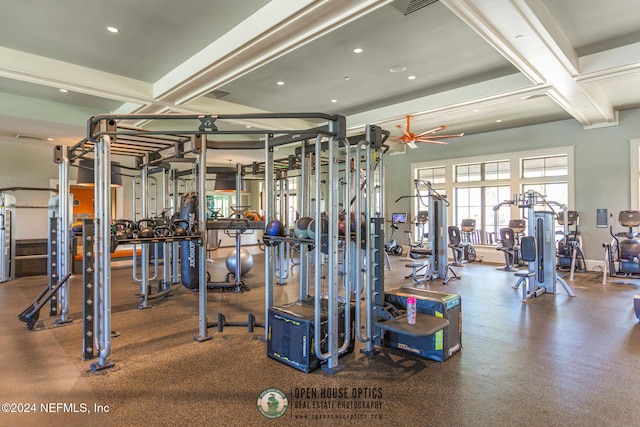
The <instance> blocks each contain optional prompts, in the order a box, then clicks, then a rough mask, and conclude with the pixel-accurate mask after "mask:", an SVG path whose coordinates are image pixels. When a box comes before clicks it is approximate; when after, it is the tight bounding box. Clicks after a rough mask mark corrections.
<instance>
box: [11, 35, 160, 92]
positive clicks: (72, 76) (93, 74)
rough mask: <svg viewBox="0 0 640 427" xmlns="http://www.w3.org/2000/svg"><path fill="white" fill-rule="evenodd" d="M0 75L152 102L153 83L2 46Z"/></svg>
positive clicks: (50, 85) (45, 84) (73, 89)
mask: <svg viewBox="0 0 640 427" xmlns="http://www.w3.org/2000/svg"><path fill="white" fill-rule="evenodd" d="M0 77H6V78H9V79H14V80H19V81H23V82H28V83H35V84H38V85H43V86H49V87H54V88H58V89H67V90H69V91H73V92H77V93H83V94H86V95H93V96H97V97H100V98H105V99H115V100H119V101H122V102H132V103H138V104H143V103H150V102H152V101H153V99H152V95H153V86H152V85H151V84H150V83H147V82H143V81H140V80H135V79H131V78H128V77H123V76H119V75H116V74H111V73H107V72H104V71H99V70H95V69H92V68H87V67H83V66H80V65H75V64H70V63H68V62H63V61H59V60H56V59H51V58H45V57H43V56H38V55H33V54H30V53H25V52H20V51H17V50H13V49H7V48H4V47H0Z"/></svg>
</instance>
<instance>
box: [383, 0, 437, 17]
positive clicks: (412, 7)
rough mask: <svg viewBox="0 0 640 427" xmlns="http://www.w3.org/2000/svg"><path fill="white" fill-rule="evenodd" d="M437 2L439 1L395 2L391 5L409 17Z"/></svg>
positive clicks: (406, 0)
mask: <svg viewBox="0 0 640 427" xmlns="http://www.w3.org/2000/svg"><path fill="white" fill-rule="evenodd" d="M437 1H438V0H394V2H393V3H391V4H392V5H393V7H395V8H396V9H398V10H399V11H400V12H402V13H403V14H404V15H408V14H410V13H413V12H415V11H416V10H420V9H422V8H423V7H425V6H429V5H430V4H433V3H435V2H437Z"/></svg>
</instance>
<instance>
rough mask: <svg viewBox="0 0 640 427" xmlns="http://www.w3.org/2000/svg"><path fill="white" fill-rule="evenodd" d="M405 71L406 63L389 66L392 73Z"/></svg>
mask: <svg viewBox="0 0 640 427" xmlns="http://www.w3.org/2000/svg"><path fill="white" fill-rule="evenodd" d="M403 71H407V67H405V66H404V65H395V66H393V67H391V68H389V72H390V73H402V72H403Z"/></svg>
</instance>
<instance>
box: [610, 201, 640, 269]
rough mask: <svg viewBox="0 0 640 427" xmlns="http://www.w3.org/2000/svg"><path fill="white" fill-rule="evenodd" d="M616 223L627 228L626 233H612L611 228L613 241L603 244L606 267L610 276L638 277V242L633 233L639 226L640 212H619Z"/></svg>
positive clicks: (639, 267) (639, 243)
mask: <svg viewBox="0 0 640 427" xmlns="http://www.w3.org/2000/svg"><path fill="white" fill-rule="evenodd" d="M618 222H619V223H620V225H622V226H623V227H628V228H629V231H628V232H619V233H616V234H614V233H613V226H610V227H609V233H611V237H613V240H612V242H611V243H605V244H604V245H603V246H604V247H605V249H606V254H607V260H606V261H607V265H608V269H609V275H610V276H638V275H640V240H638V234H637V233H634V232H633V228H634V227H638V226H640V211H620V214H619V215H618Z"/></svg>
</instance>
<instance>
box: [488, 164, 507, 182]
mask: <svg viewBox="0 0 640 427" xmlns="http://www.w3.org/2000/svg"><path fill="white" fill-rule="evenodd" d="M509 178H511V164H510V162H509V161H501V162H487V163H485V164H484V180H485V181H494V180H498V179H509Z"/></svg>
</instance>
